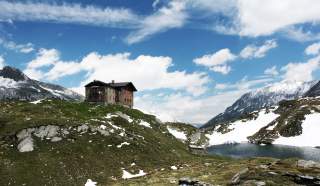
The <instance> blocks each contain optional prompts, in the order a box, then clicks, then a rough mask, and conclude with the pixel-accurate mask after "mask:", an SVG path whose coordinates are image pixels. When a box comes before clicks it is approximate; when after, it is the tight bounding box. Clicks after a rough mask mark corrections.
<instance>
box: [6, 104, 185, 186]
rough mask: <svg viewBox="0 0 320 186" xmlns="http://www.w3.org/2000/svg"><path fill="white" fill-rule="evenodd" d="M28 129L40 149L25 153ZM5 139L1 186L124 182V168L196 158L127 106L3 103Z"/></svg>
mask: <svg viewBox="0 0 320 186" xmlns="http://www.w3.org/2000/svg"><path fill="white" fill-rule="evenodd" d="M108 114H109V115H108ZM141 123H142V124H141ZM149 125H150V126H149ZM85 126H87V127H85ZM41 127H42V128H41ZM86 128H87V129H86ZM41 129H42V130H41ZM102 129H104V130H102ZM27 130H30V131H32V130H34V132H33V133H32V132H31V138H32V141H33V148H34V149H33V151H30V152H19V151H18V149H17V147H18V145H19V143H21V140H22V139H20V140H19V139H18V137H17V136H19V134H20V135H21V131H27ZM46 130H47V131H46ZM48 130H49V131H50V130H51V131H50V132H51V133H56V134H54V135H51V134H48V133H50V132H48ZM52 130H53V132H52ZM99 130H100V131H104V132H102V133H101V132H100V131H99ZM54 131H57V132H54ZM41 132H42V133H43V134H42V136H41V135H39V133H41ZM22 133H23V132H22ZM39 136H40V137H39ZM0 137H1V138H0V139H1V142H0V144H1V145H0V152H1V156H0V167H1V168H0V169H1V175H0V185H7V183H11V184H13V185H22V184H23V183H27V185H82V184H83V183H85V181H86V180H87V179H88V178H90V179H93V180H96V181H98V182H99V183H108V182H112V181H114V180H115V179H120V178H121V177H122V173H123V170H122V169H124V170H128V171H131V173H136V172H138V171H139V170H140V169H141V170H144V171H145V172H150V171H152V170H153V169H155V168H162V167H170V166H172V165H173V164H175V163H179V162H180V161H184V160H185V159H188V158H190V157H191V155H190V154H189V153H188V151H187V147H186V146H185V144H183V143H182V142H180V141H179V140H177V139H175V138H174V137H173V136H172V135H170V134H169V133H168V132H167V129H166V127H165V126H164V125H161V124H160V123H159V122H158V121H157V120H156V118H155V117H154V116H151V115H146V114H144V113H142V112H140V111H138V110H134V109H128V108H124V107H121V106H100V105H91V104H87V103H75V102H65V101H59V100H45V101H42V102H41V103H38V104H31V103H28V102H0ZM41 138H43V139H41ZM52 139H58V141H56V142H52ZM121 144H122V145H121ZM134 164H135V165H134Z"/></svg>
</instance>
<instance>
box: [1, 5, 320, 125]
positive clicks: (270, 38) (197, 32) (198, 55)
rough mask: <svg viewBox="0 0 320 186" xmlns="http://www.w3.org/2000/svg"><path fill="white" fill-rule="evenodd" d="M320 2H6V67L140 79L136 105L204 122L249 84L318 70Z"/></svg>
mask: <svg viewBox="0 0 320 186" xmlns="http://www.w3.org/2000/svg"><path fill="white" fill-rule="evenodd" d="M319 8H320V2H319V1H317V0H295V1H292V0H283V1H281V2H279V1H278V0H263V1H255V0H172V1H169V0H155V1H152V0H141V1H130V0H105V1H101V0H92V1H76V0H72V1H70V0H69V1H63V0H59V1H58V0H45V1H40V0H37V1H35V0H34V1H33V0H28V1H14V2H13V1H0V9H1V12H0V56H1V57H0V68H1V66H3V65H10V66H14V67H17V68H19V69H21V70H23V71H24V72H25V73H26V74H27V75H28V76H30V77H32V78H34V79H38V80H41V81H46V82H52V83H57V84H60V85H63V86H65V87H68V88H72V89H74V90H76V91H78V92H83V88H82V87H83V85H84V84H86V83H87V82H89V81H91V80H93V79H99V80H102V81H106V82H108V81H111V80H112V79H114V80H116V81H133V83H134V84H135V85H136V86H137V88H138V89H139V90H140V91H139V92H138V93H137V95H136V102H135V105H136V108H139V109H142V110H144V111H147V112H150V113H154V114H157V115H159V116H160V117H161V118H162V119H163V120H179V121H185V122H191V123H203V122H206V121H207V120H208V119H210V118H211V117H213V116H214V115H216V114H218V113H220V112H222V111H223V110H224V109H225V108H226V107H227V106H229V105H230V104H232V102H234V101H235V99H237V98H239V96H241V95H242V94H243V93H245V92H247V91H250V90H253V89H256V88H260V87H264V86H267V85H270V84H272V83H275V82H281V81H310V80H313V79H319V78H320V77H319V76H320V74H319V71H318V69H319V58H320V57H319V51H320V43H319V39H320V34H319V31H320V30H319V29H320V27H319V21H320V13H319V11H318V10H319ZM305 10H308V11H305Z"/></svg>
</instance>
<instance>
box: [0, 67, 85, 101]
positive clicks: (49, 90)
mask: <svg viewBox="0 0 320 186" xmlns="http://www.w3.org/2000/svg"><path fill="white" fill-rule="evenodd" d="M45 98H58V99H64V100H81V99H83V96H81V95H79V94H77V93H75V92H73V91H71V90H69V89H67V88H64V87H62V86H59V85H54V84H50V83H44V82H41V81H37V80H33V79H30V78H29V77H28V76H26V75H25V74H24V73H23V72H21V71H20V70H19V69H16V68H13V67H9V66H6V67H4V68H3V69H2V70H0V100H28V101H35V100H39V99H45Z"/></svg>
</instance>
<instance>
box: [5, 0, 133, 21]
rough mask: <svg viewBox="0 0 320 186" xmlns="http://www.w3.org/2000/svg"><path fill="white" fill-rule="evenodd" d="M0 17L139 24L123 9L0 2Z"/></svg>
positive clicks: (21, 19) (14, 19)
mask: <svg viewBox="0 0 320 186" xmlns="http://www.w3.org/2000/svg"><path fill="white" fill-rule="evenodd" d="M0 9H1V11H0V17H1V18H2V19H5V20H13V21H46V22H58V23H77V24H86V25H97V26H111V27H122V26H125V27H128V26H133V25H135V24H137V22H139V21H138V20H139V18H138V16H137V15H135V14H133V13H132V12H131V11H130V10H128V9H124V8H118V9H117V8H104V9H103V8H99V7H95V6H81V5H80V4H66V3H65V4H62V5H57V4H48V3H34V2H27V3H22V2H8V1H1V2H0Z"/></svg>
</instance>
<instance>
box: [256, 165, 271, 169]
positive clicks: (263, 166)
mask: <svg viewBox="0 0 320 186" xmlns="http://www.w3.org/2000/svg"><path fill="white" fill-rule="evenodd" d="M258 168H261V169H268V168H269V166H268V165H259V166H258Z"/></svg>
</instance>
